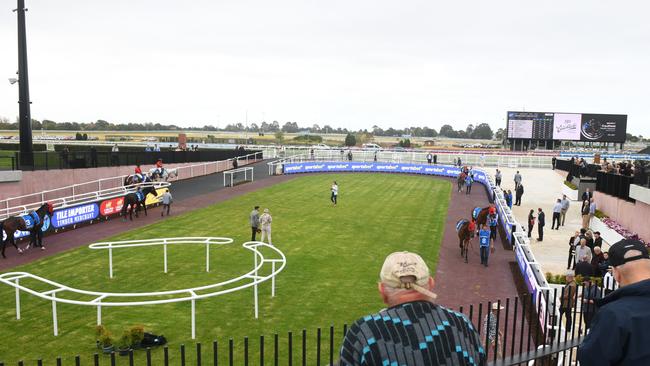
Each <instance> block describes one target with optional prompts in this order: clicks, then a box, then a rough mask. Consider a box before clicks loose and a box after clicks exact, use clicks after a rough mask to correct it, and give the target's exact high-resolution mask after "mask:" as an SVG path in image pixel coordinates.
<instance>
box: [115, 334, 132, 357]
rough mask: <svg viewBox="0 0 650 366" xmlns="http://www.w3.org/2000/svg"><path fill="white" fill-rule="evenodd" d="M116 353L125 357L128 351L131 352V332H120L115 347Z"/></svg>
mask: <svg viewBox="0 0 650 366" xmlns="http://www.w3.org/2000/svg"><path fill="white" fill-rule="evenodd" d="M117 351H118V352H119V353H120V356H127V355H128V354H129V351H131V332H129V331H128V330H125V331H124V332H122V336H121V337H120V342H119V343H118V345H117Z"/></svg>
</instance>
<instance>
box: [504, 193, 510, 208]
mask: <svg viewBox="0 0 650 366" xmlns="http://www.w3.org/2000/svg"><path fill="white" fill-rule="evenodd" d="M503 198H504V199H505V200H506V205H508V207H510V208H512V194H511V193H510V191H508V190H506V191H504V192H503Z"/></svg>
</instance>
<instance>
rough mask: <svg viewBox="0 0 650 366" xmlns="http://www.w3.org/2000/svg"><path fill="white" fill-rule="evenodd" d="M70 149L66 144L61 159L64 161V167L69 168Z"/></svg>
mask: <svg viewBox="0 0 650 366" xmlns="http://www.w3.org/2000/svg"><path fill="white" fill-rule="evenodd" d="M69 159H70V149H68V147H67V146H64V147H63V149H62V150H61V161H62V162H63V168H66V169H67V168H68V167H69V165H70V160H69Z"/></svg>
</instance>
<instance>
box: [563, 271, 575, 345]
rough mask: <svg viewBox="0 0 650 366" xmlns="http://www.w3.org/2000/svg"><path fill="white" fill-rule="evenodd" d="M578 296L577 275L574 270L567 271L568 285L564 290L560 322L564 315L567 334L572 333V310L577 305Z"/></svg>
mask: <svg viewBox="0 0 650 366" xmlns="http://www.w3.org/2000/svg"><path fill="white" fill-rule="evenodd" d="M577 294H578V285H577V284H576V281H575V273H574V272H573V271H572V270H567V271H566V285H565V286H564V289H562V295H561V299H560V320H561V319H562V315H564V316H565V318H566V323H565V325H564V326H565V328H564V329H566V330H567V332H570V331H571V324H572V320H571V309H573V306H574V305H575V303H576V296H577Z"/></svg>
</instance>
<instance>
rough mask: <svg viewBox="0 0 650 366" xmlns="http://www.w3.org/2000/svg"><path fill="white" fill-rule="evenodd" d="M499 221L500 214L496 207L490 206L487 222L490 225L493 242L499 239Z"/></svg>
mask: <svg viewBox="0 0 650 366" xmlns="http://www.w3.org/2000/svg"><path fill="white" fill-rule="evenodd" d="M498 223H499V214H498V213H497V210H496V209H495V208H494V207H490V211H489V214H488V217H487V224H488V226H489V227H490V238H491V239H492V242H493V243H494V241H496V240H497V224H498Z"/></svg>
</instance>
